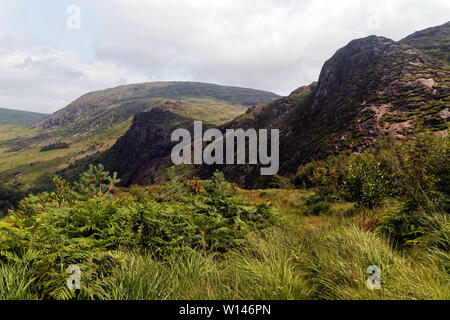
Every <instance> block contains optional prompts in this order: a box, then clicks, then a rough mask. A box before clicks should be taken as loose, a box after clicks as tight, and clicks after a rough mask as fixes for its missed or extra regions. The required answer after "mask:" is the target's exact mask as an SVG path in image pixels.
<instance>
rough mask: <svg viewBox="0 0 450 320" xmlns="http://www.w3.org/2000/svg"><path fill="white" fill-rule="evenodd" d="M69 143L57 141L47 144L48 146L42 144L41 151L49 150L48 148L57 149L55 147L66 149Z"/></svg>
mask: <svg viewBox="0 0 450 320" xmlns="http://www.w3.org/2000/svg"><path fill="white" fill-rule="evenodd" d="M69 147H70V145H69V144H68V143H65V142H58V143H53V144H49V145H48V146H44V147H42V148H41V152H45V151H50V150H57V149H68V148H69Z"/></svg>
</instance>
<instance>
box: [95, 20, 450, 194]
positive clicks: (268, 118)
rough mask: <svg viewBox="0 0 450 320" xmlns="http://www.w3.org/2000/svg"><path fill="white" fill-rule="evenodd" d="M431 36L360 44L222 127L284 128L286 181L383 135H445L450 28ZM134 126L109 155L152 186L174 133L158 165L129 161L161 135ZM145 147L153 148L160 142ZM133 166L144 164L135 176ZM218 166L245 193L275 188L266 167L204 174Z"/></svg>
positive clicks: (162, 139)
mask: <svg viewBox="0 0 450 320" xmlns="http://www.w3.org/2000/svg"><path fill="white" fill-rule="evenodd" d="M427 30H428V31H427ZM427 30H425V31H423V32H416V33H415V34H414V35H412V36H410V37H407V38H405V39H404V40H402V41H399V42H395V41H393V40H391V39H388V38H384V37H377V36H369V37H366V38H363V39H357V40H353V41H351V42H350V43H349V44H348V45H346V46H345V47H343V48H341V49H339V50H338V51H337V52H336V53H335V54H334V55H333V56H332V57H331V58H330V59H329V60H328V61H326V62H325V64H324V66H323V68H322V71H321V73H320V76H319V80H318V82H317V83H313V84H311V85H309V86H304V87H301V88H298V89H297V90H295V91H294V92H292V93H291V94H290V95H289V96H288V97H284V98H280V99H278V100H275V101H273V102H270V103H268V104H265V105H259V106H255V107H252V108H250V109H249V110H248V111H247V112H246V113H245V114H242V115H240V116H238V117H237V118H235V119H234V120H233V121H230V122H228V123H226V124H224V125H222V126H220V128H221V129H227V128H234V129H238V128H243V129H247V128H256V129H260V128H268V129H279V130H280V171H279V174H281V175H285V176H289V175H291V174H294V173H295V172H296V171H297V170H298V169H299V167H301V166H302V165H304V164H306V163H307V162H309V161H312V160H316V159H323V158H325V157H327V156H329V155H333V154H338V153H340V152H356V153H360V152H363V151H364V150H366V149H367V148H368V147H369V146H371V145H372V144H373V143H374V142H375V141H376V140H377V139H379V138H380V137H381V136H383V135H393V136H395V137H397V138H398V139H402V138H404V137H405V136H408V135H409V134H410V133H412V132H413V131H418V130H425V129H430V130H432V131H435V132H437V133H439V134H445V133H446V132H447V131H448V119H449V117H450V110H449V106H450V101H449V99H450V88H449V86H450V68H449V66H448V65H446V64H445V63H444V62H443V60H442V59H443V58H442V57H445V54H446V53H448V51H447V44H446V39H445V37H447V39H448V38H449V37H450V35H449V32H448V31H449V29H448V24H445V25H443V26H441V27H436V28H432V29H427ZM430 30H431V31H430ZM443 35H444V36H443ZM418 39H420V40H418ZM424 43H433V44H434V46H433V48H431V46H423V44H424ZM444 60H445V59H444ZM139 117H141V116H139ZM138 123H139V124H138ZM134 124H135V125H133V126H132V127H131V129H130V131H129V132H127V133H126V134H125V136H124V138H123V139H120V140H119V141H118V142H117V143H116V145H115V146H113V147H112V148H111V151H110V153H108V154H109V155H110V156H111V157H113V158H114V160H112V161H113V163H115V164H117V163H118V164H117V168H118V170H119V175H120V174H125V176H126V177H127V179H126V181H127V182H128V183H131V182H133V183H141V184H148V183H151V182H152V181H154V180H155V177H156V176H157V171H158V166H159V165H162V164H163V163H169V161H168V159H169V158H168V157H169V154H170V148H167V146H168V145H169V144H168V142H167V141H168V139H169V134H170V130H167V131H161V135H160V136H159V137H158V141H159V142H158V144H159V145H161V144H164V145H165V146H166V148H162V149H161V150H160V152H159V153H158V155H157V159H158V160H157V161H152V160H153V159H152V156H151V155H149V154H148V153H146V152H143V153H142V155H143V156H144V157H145V159H139V157H140V156H139V153H134V154H133V156H131V157H130V156H129V155H130V153H131V151H130V150H139V148H141V140H138V141H139V143H138V144H139V145H138V144H136V143H134V144H133V139H132V138H131V137H133V136H134V135H135V134H136V131H139V132H149V131H150V132H151V131H152V130H157V126H154V124H153V123H151V122H148V123H141V121H139V119H135V121H134ZM138 127H139V128H138ZM147 137H150V136H149V135H147ZM124 141H127V143H124ZM125 145H126V148H123V146H125ZM145 145H146V146H149V147H150V148H151V146H152V139H150V140H146V142H145ZM108 158H109V157H108ZM100 159H101V158H100ZM104 159H106V158H103V160H104ZM127 163H138V165H137V166H135V167H134V168H133V170H131V171H130V170H127V169H126V167H127V165H125V164H127ZM162 166H163V167H164V165H162ZM217 168H218V169H221V170H222V171H224V172H225V174H226V175H227V176H228V178H230V179H232V180H234V181H237V182H239V185H241V186H244V187H258V186H265V185H267V183H268V182H269V181H268V178H267V177H261V176H260V175H259V170H255V169H257V168H258V166H242V165H241V166H237V165H235V166H204V167H200V168H196V170H197V173H198V174H200V175H204V176H207V175H209V174H211V172H212V170H215V169H217ZM144 177H145V178H144Z"/></svg>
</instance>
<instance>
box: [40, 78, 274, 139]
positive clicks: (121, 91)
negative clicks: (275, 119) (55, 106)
mask: <svg viewBox="0 0 450 320" xmlns="http://www.w3.org/2000/svg"><path fill="white" fill-rule="evenodd" d="M277 98H279V96H278V95H276V94H274V93H272V92H267V91H262V90H255V89H246V88H239V87H229V86H221V85H216V84H210V83H200V82H147V83H140V84H130V85H124V86H119V87H116V88H112V89H106V90H100V91H95V92H91V93H88V94H85V95H83V96H81V97H80V98H78V99H77V100H75V101H74V102H72V103H71V104H69V105H68V106H67V107H65V108H63V109H61V110H59V111H57V112H56V113H54V114H52V115H51V116H50V117H48V118H46V119H45V120H43V121H41V122H40V123H39V124H38V127H40V128H44V129H48V128H55V127H62V126H64V127H65V128H66V129H67V128H70V127H73V128H77V130H78V132H77V133H80V132H79V130H80V129H81V130H83V129H89V128H93V127H97V126H100V127H101V126H105V125H111V124H114V123H117V122H120V121H122V120H125V119H127V118H130V117H132V116H134V115H135V114H136V113H138V112H141V111H146V110H147V109H148V108H149V106H150V105H153V104H155V102H156V101H159V100H161V99H173V100H182V101H185V100H186V101H192V100H193V99H194V100H198V99H200V100H204V101H205V100H213V101H219V102H222V103H226V104H228V105H236V106H245V107H248V106H253V105H260V104H264V103H268V102H270V101H273V100H275V99H277ZM186 101H185V102H186ZM217 109H218V110H217V111H218V112H222V111H223V110H221V109H222V108H220V107H218V108H217Z"/></svg>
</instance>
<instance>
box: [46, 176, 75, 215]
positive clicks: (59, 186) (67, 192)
mask: <svg viewBox="0 0 450 320" xmlns="http://www.w3.org/2000/svg"><path fill="white" fill-rule="evenodd" d="M50 180H51V181H52V182H53V183H54V184H55V186H56V191H55V196H56V200H57V201H58V207H59V208H61V206H62V205H63V203H64V202H66V203H68V204H69V205H70V204H72V203H73V200H74V195H73V192H72V190H71V189H70V183H69V182H67V181H66V180H64V179H63V178H61V177H59V176H57V175H53V176H51V177H50Z"/></svg>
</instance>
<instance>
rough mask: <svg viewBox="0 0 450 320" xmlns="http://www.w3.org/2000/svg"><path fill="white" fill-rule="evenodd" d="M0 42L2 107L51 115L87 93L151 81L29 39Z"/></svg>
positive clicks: (3, 39) (139, 75)
mask: <svg viewBox="0 0 450 320" xmlns="http://www.w3.org/2000/svg"><path fill="white" fill-rule="evenodd" d="M0 43H2V47H1V48H0V70H1V72H0V107H9V108H17V109H23V110H29V111H36V112H44V113H51V112H54V111H56V110H57V109H60V108H62V107H64V106H65V105H67V104H69V103H70V102H71V101H73V100H74V99H76V98H78V97H79V96H80V95H82V94H84V93H86V92H88V91H92V90H99V89H104V88H106V87H111V86H114V85H119V84H124V83H128V82H129V80H128V79H130V80H131V81H133V82H134V81H138V82H139V81H148V80H149V78H147V77H146V76H145V75H142V74H139V73H132V72H130V71H129V70H127V69H126V68H123V67H118V66H116V65H114V64H112V63H104V62H101V61H98V60H89V59H85V58H82V57H81V56H79V55H77V54H75V53H71V52H67V51H60V50H57V49H55V48H53V47H51V46H48V45H45V44H42V43H38V42H36V41H33V40H30V39H22V38H20V37H14V36H11V35H9V36H0Z"/></svg>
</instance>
